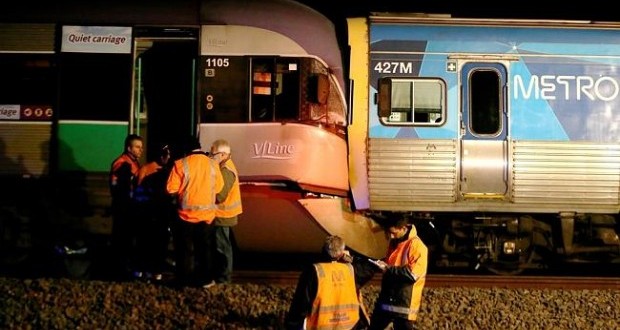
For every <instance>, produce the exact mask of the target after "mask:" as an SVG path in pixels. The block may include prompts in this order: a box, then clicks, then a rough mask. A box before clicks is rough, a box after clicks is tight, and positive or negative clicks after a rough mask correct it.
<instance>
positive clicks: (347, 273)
mask: <svg viewBox="0 0 620 330" xmlns="http://www.w3.org/2000/svg"><path fill="white" fill-rule="evenodd" d="M322 259H323V260H322V261H321V262H318V263H315V264H313V265H312V266H311V267H308V268H307V269H306V270H304V271H303V272H302V273H301V275H300V277H299V281H298V282H297V287H296V289H295V293H294V295H293V301H292V302H291V306H290V307H289V310H288V313H287V314H286V317H285V320H284V325H285V328H286V329H362V328H364V327H365V326H366V325H368V320H367V318H366V316H365V313H363V312H365V309H364V308H363V305H362V304H361V303H360V299H359V298H360V295H359V288H360V287H361V285H362V284H361V283H365V282H367V281H368V280H369V279H370V278H371V277H372V274H373V273H372V270H371V273H369V276H368V273H366V276H364V278H361V277H357V276H356V275H357V274H355V270H354V266H353V264H352V261H353V258H352V257H351V255H350V254H349V251H347V250H346V249H345V242H344V240H343V239H342V238H340V237H339V236H328V237H327V239H326V240H325V243H324V245H323V250H322ZM361 273H365V271H361ZM367 276H368V277H367ZM356 278H357V279H356Z"/></svg>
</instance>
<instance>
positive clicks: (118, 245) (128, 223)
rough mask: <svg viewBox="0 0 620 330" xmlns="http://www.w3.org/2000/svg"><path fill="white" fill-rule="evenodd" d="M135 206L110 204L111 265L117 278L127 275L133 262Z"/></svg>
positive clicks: (124, 203)
mask: <svg viewBox="0 0 620 330" xmlns="http://www.w3.org/2000/svg"><path fill="white" fill-rule="evenodd" d="M136 222H137V221H136V218H135V205H134V204H133V203H131V202H125V201H122V202H118V201H117V202H113V203H112V242H111V248H112V263H113V266H112V267H113V268H114V272H115V273H116V274H117V275H118V276H125V275H128V274H127V272H128V270H129V269H130V268H131V264H132V262H133V261H134V256H135V250H134V244H135V239H136V226H137V224H136Z"/></svg>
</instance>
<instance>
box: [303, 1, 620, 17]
mask: <svg viewBox="0 0 620 330" xmlns="http://www.w3.org/2000/svg"><path fill="white" fill-rule="evenodd" d="M298 1H300V2H302V3H305V4H307V5H309V6H310V7H313V8H315V9H317V10H318V11H320V12H322V13H324V14H325V15H326V16H328V17H330V18H339V17H346V16H351V15H363V14H364V13H368V12H372V11H377V12H418V13H420V12H424V13H441V14H451V15H452V16H454V17H469V18H538V19H561V20H573V19H575V20H598V21H619V20H620V12H618V11H616V10H612V9H611V8H610V7H609V6H610V4H611V3H603V2H602V1H593V2H592V1H590V2H584V3H585V5H584V3H578V2H575V1H571V2H570V4H569V2H568V1H567V2H564V3H562V2H559V3H556V4H548V3H543V2H542V1H531V0H530V1H493V0H490V1H484V3H482V2H480V3H478V2H471V1H455V2H454V3H451V2H449V1H443V0H422V1H420V0H382V1H370V0H360V1H354V0H298ZM489 2H491V4H489Z"/></svg>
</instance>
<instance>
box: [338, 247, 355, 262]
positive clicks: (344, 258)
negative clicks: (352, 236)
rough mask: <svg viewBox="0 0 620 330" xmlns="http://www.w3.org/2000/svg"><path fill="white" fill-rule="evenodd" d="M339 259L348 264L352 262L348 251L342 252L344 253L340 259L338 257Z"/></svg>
mask: <svg viewBox="0 0 620 330" xmlns="http://www.w3.org/2000/svg"><path fill="white" fill-rule="evenodd" d="M340 259H341V260H342V261H344V262H348V263H352V262H353V257H352V256H351V253H350V252H349V250H344V253H343V254H342V257H340Z"/></svg>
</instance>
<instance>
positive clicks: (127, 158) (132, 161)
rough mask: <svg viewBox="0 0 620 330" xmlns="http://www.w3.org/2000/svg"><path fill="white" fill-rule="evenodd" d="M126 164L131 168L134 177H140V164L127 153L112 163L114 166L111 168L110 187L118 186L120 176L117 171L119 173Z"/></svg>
mask: <svg viewBox="0 0 620 330" xmlns="http://www.w3.org/2000/svg"><path fill="white" fill-rule="evenodd" d="M124 163H128V164H129V165H130V166H131V173H132V174H133V175H134V176H136V175H138V171H139V170H140V163H139V162H138V160H137V159H135V158H134V157H133V156H131V155H130V154H128V153H126V152H125V153H123V154H122V155H120V156H118V158H116V159H115V160H114V161H113V162H112V166H111V168H110V186H116V183H117V181H118V175H117V173H116V171H118V169H119V168H120V167H121V166H122V165H123V164H124Z"/></svg>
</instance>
